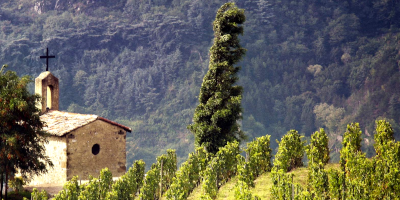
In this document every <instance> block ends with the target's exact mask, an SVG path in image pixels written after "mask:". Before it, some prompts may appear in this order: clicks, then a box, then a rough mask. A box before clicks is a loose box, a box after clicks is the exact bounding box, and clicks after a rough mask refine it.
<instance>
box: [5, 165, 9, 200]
mask: <svg viewBox="0 0 400 200" xmlns="http://www.w3.org/2000/svg"><path fill="white" fill-rule="evenodd" d="M7 190H8V168H7V167H6V192H5V194H4V200H7Z"/></svg>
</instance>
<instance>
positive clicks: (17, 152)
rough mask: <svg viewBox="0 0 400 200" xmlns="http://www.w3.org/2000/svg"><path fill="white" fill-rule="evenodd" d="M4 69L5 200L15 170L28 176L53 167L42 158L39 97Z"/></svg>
mask: <svg viewBox="0 0 400 200" xmlns="http://www.w3.org/2000/svg"><path fill="white" fill-rule="evenodd" d="M6 67H7V66H6V65H4V66H3V67H1V69H0V188H1V189H0V198H3V188H5V191H4V194H5V196H4V199H5V200H7V189H8V181H9V180H10V179H11V177H12V175H13V174H15V173H17V170H18V171H19V172H20V173H21V175H22V176H23V177H28V176H31V175H39V174H42V173H45V172H47V168H48V167H52V166H53V163H52V162H51V161H50V159H49V157H48V156H46V155H45V149H44V144H45V143H47V138H46V136H47V134H46V132H44V131H43V130H42V128H43V127H44V124H43V122H42V121H40V119H39V114H38V111H39V110H38V109H37V108H36V102H37V101H39V100H40V97H39V96H38V95H32V94H30V93H29V91H28V88H27V85H28V83H30V82H32V80H31V78H30V77H29V76H23V77H19V76H18V75H17V74H16V73H15V72H14V71H6V70H5V68H6ZM3 183H5V184H3ZM3 186H4V187H3Z"/></svg>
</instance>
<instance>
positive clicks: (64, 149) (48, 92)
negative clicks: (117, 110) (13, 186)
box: [30, 71, 131, 185]
mask: <svg viewBox="0 0 400 200" xmlns="http://www.w3.org/2000/svg"><path fill="white" fill-rule="evenodd" d="M35 93H36V94H39V95H41V96H42V102H41V103H40V104H38V106H39V109H40V112H41V113H40V119H41V120H42V121H43V122H45V123H46V125H45V128H44V130H45V131H47V132H48V133H49V134H50V135H51V136H50V137H49V138H48V140H49V143H48V144H45V148H46V154H47V155H48V156H49V157H50V159H51V160H52V162H53V164H54V167H53V168H48V173H46V174H42V175H41V176H35V177H32V180H31V182H30V185H39V184H52V185H64V183H65V182H66V181H68V180H70V179H71V178H72V177H73V176H76V175H78V176H79V178H80V179H81V180H87V179H88V176H89V175H92V176H94V177H98V176H99V174H100V170H101V169H103V168H106V167H107V168H108V169H110V171H111V172H112V174H113V176H114V177H120V176H121V175H123V174H124V173H125V171H126V167H125V164H126V147H125V141H126V134H127V132H131V129H130V128H129V127H126V126H124V125H121V124H118V123H116V122H113V121H111V120H108V119H105V118H103V117H99V116H97V115H89V114H78V113H69V112H64V111H59V110H58V109H59V84H58V78H57V77H55V76H54V75H53V74H51V73H50V72H49V71H45V72H43V73H41V74H40V75H39V76H38V77H37V78H36V79H35Z"/></svg>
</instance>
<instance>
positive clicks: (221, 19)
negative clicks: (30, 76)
mask: <svg viewBox="0 0 400 200" xmlns="http://www.w3.org/2000/svg"><path fill="white" fill-rule="evenodd" d="M245 20H246V17H245V15H244V10H243V9H239V8H237V6H236V5H235V4H234V3H226V4H224V5H222V6H221V8H220V9H218V11H217V16H216V17H215V20H214V23H213V29H214V44H213V46H212V47H211V48H210V64H209V67H208V72H207V74H206V75H205V76H204V79H203V83H202V84H201V88H200V94H199V105H198V106H197V108H196V110H195V113H194V117H193V124H191V125H189V126H188V128H189V130H190V131H191V132H192V133H193V134H194V135H195V144H196V145H197V146H203V147H205V148H206V150H207V151H208V152H210V153H216V152H217V151H218V149H219V147H223V146H225V145H226V144H227V143H228V142H233V141H239V142H240V141H242V140H243V139H244V138H245V135H244V133H243V131H242V130H240V126H239V124H238V120H239V119H241V114H242V106H241V102H242V87H241V86H237V85H235V83H236V82H237V80H238V77H237V74H238V72H239V69H240V68H239V67H236V66H234V64H236V63H237V62H239V61H240V60H241V58H242V56H243V55H244V53H245V49H244V48H242V47H241V46H240V44H239V38H238V36H239V35H240V34H242V35H243V27H242V26H240V25H241V24H243V23H244V22H245Z"/></svg>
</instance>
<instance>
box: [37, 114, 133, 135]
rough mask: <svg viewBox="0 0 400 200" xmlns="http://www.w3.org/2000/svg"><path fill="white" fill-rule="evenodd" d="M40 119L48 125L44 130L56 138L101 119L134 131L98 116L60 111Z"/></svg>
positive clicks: (129, 129) (44, 115) (42, 116)
mask: <svg viewBox="0 0 400 200" xmlns="http://www.w3.org/2000/svg"><path fill="white" fill-rule="evenodd" d="M40 119H41V120H42V121H44V122H46V125H47V126H46V127H44V128H43V130H44V131H47V132H48V133H50V134H51V135H56V136H63V135H65V134H67V133H69V132H71V131H73V130H75V129H77V128H79V127H82V126H84V125H86V124H89V123H90V122H93V121H95V120H96V119H100V120H102V121H105V122H108V123H110V124H113V125H116V126H119V127H121V128H123V129H125V130H126V131H129V132H131V131H132V130H131V128H129V127H126V126H124V125H121V124H118V123H116V122H113V121H111V120H108V119H105V118H102V117H99V116H97V115H88V114H78V113H70V112H62V111H58V110H50V111H48V112H47V113H45V114H43V115H41V116H40Z"/></svg>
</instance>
